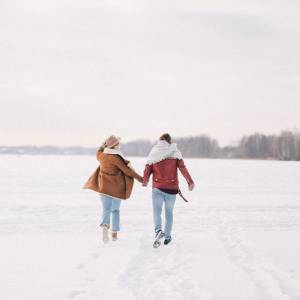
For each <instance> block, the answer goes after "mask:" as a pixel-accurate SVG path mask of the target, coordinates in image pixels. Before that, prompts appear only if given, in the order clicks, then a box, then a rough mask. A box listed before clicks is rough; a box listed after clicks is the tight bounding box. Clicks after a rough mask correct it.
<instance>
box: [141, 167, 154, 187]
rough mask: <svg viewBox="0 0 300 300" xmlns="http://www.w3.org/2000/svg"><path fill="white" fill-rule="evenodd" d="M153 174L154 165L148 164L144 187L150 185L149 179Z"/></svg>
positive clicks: (145, 171)
mask: <svg viewBox="0 0 300 300" xmlns="http://www.w3.org/2000/svg"><path fill="white" fill-rule="evenodd" d="M152 172H153V164H151V165H148V164H147V165H146V166H145V170H144V178H143V184H144V185H147V184H148V182H149V178H150V175H151V173H152Z"/></svg>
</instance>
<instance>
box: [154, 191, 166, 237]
mask: <svg viewBox="0 0 300 300" xmlns="http://www.w3.org/2000/svg"><path fill="white" fill-rule="evenodd" d="M163 201H164V197H163V194H162V192H161V191H160V190H158V189H153V190H152V207H153V221H154V231H155V233H157V232H158V231H159V230H161V211H162V206H163Z"/></svg>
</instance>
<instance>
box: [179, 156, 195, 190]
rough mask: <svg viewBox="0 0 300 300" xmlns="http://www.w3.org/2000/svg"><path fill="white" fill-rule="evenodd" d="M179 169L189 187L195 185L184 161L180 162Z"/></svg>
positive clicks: (180, 160)
mask: <svg viewBox="0 0 300 300" xmlns="http://www.w3.org/2000/svg"><path fill="white" fill-rule="evenodd" d="M178 169H179V170H180V172H181V174H182V175H183V177H184V178H185V180H186V181H187V183H188V185H191V184H194V181H193V179H192V177H191V175H190V173H189V171H188V170H187V168H186V166H185V164H184V161H183V159H179V160H178Z"/></svg>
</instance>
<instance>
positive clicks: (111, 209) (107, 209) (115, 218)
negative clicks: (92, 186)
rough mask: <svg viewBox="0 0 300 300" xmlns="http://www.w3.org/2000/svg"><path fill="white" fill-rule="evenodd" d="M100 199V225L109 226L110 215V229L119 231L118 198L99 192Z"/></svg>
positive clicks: (119, 202)
mask: <svg viewBox="0 0 300 300" xmlns="http://www.w3.org/2000/svg"><path fill="white" fill-rule="evenodd" d="M100 198H101V201H102V222H101V225H108V226H110V216H112V228H111V230H112V231H120V206H121V201H122V200H120V199H117V198H114V197H111V196H107V195H104V194H100Z"/></svg>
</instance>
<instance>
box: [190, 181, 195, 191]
mask: <svg viewBox="0 0 300 300" xmlns="http://www.w3.org/2000/svg"><path fill="white" fill-rule="evenodd" d="M194 187H195V184H194V183H192V184H189V190H190V191H192V190H193V189H194Z"/></svg>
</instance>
